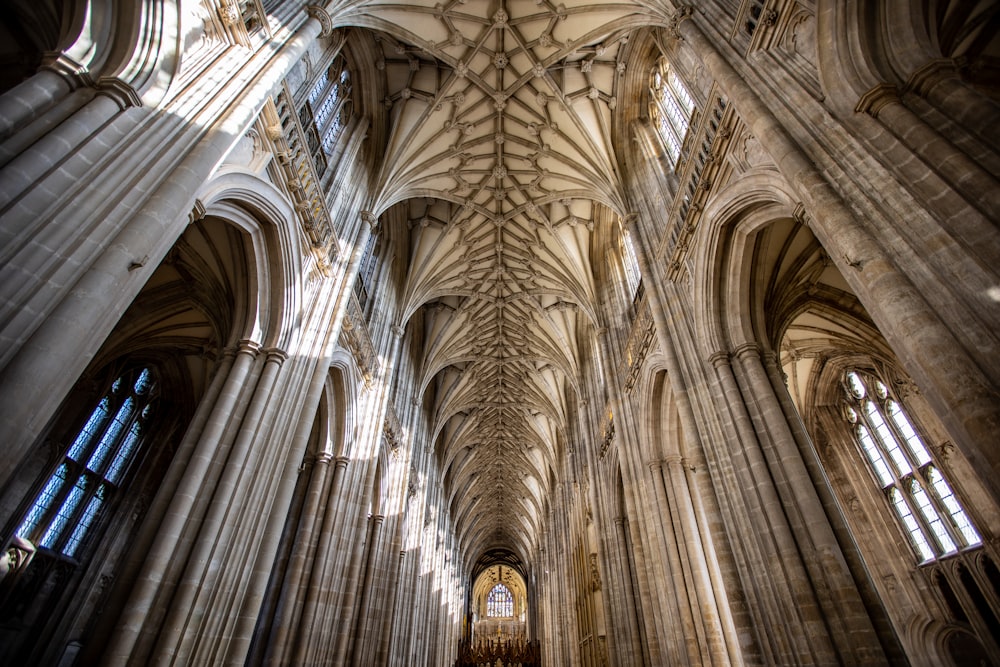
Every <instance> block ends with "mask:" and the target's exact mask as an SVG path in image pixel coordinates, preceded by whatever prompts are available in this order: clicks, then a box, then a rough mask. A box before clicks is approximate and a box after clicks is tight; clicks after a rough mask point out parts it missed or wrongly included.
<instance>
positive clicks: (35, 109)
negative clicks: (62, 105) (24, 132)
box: [0, 54, 85, 141]
mask: <svg viewBox="0 0 1000 667" xmlns="http://www.w3.org/2000/svg"><path fill="white" fill-rule="evenodd" d="M73 70H76V71H73ZM84 73H85V69H84V68H83V66H82V65H79V64H78V63H72V61H71V60H70V59H69V58H67V57H66V56H64V55H62V54H59V55H58V56H56V57H55V58H52V59H50V63H49V64H48V65H43V66H42V67H40V68H39V69H38V71H37V72H35V74H33V75H32V76H31V77H30V78H28V79H25V80H24V81H22V82H21V83H19V84H17V85H16V86H14V87H13V88H11V89H10V90H8V91H7V92H5V93H4V94H3V95H0V141H2V140H4V139H6V138H7V137H9V136H10V135H11V134H12V133H13V132H15V131H17V129H18V128H20V127H22V126H24V125H25V124H27V123H29V122H32V121H33V120H34V119H36V118H37V117H38V115H39V114H40V113H43V112H44V110H45V109H48V108H49V107H50V106H51V105H52V104H53V103H54V102H55V101H56V100H58V99H59V98H61V97H64V96H66V95H68V94H69V93H71V92H72V91H73V90H75V89H77V88H78V87H79V86H80V85H82V84H83V83H84V82H83V80H82V78H81V75H83V74H84Z"/></svg>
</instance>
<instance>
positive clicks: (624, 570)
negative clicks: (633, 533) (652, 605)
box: [615, 516, 643, 667]
mask: <svg viewBox="0 0 1000 667" xmlns="http://www.w3.org/2000/svg"><path fill="white" fill-rule="evenodd" d="M626 531H627V529H626V527H625V517H621V516H619V517H615V544H616V546H617V550H618V558H619V559H620V561H621V563H622V567H621V569H620V576H621V579H620V586H621V591H622V596H623V602H624V607H625V609H624V611H625V612H626V614H627V625H626V627H627V634H626V637H627V639H628V647H629V649H630V651H631V654H632V659H631V662H628V661H623V662H622V663H619V664H621V665H622V667H626V666H627V665H630V664H640V663H642V662H643V653H642V644H641V641H640V633H639V619H638V618H637V617H636V615H635V612H636V611H637V609H638V608H637V607H636V601H635V591H634V590H632V574H631V568H630V567H629V556H628V535H627V532H626ZM626 657H627V654H626Z"/></svg>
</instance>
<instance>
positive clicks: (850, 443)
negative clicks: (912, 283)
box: [702, 198, 998, 665]
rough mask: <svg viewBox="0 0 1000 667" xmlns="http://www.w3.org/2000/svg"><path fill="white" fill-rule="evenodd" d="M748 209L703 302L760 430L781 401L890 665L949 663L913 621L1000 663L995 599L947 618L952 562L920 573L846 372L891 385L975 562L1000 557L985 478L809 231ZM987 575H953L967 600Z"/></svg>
mask: <svg viewBox="0 0 1000 667" xmlns="http://www.w3.org/2000/svg"><path fill="white" fill-rule="evenodd" d="M738 199H739V198H733V199H732V200H731V203H733V204H734V206H733V207H732V208H731V209H729V215H728V216H725V217H724V219H726V220H728V222H727V224H724V225H722V226H720V227H719V228H718V229H717V235H716V236H715V238H714V239H713V240H714V241H715V243H714V244H713V248H714V250H715V251H716V254H715V255H714V261H716V262H718V263H717V264H716V272H715V279H714V281H713V282H712V283H711V284H709V285H705V286H704V289H705V291H704V292H703V293H702V296H703V297H704V298H705V301H704V302H703V303H702V306H703V307H704V308H705V310H704V311H703V312H705V313H706V314H711V313H720V314H721V315H719V316H718V319H717V326H718V329H717V330H715V331H714V333H715V334H716V335H718V337H719V338H717V339H716V341H717V343H718V347H717V349H718V350H722V351H726V352H728V353H730V354H732V355H733V362H732V363H733V367H734V369H735V370H736V374H737V376H738V377H739V376H740V375H741V374H742V376H743V379H741V384H743V385H745V387H753V389H752V391H753V392H756V393H757V395H756V396H754V398H753V399H752V400H750V399H748V403H749V404H750V417H751V419H752V420H753V421H754V422H755V426H756V428H758V429H760V428H761V427H762V426H764V427H765V428H766V429H767V430H768V431H770V430H772V429H774V425H773V422H770V421H769V418H767V417H766V416H764V415H761V414H758V413H755V407H754V406H755V405H757V406H760V405H767V400H770V399H767V400H762V398H763V397H762V395H761V392H771V391H773V392H774V397H775V399H776V402H774V403H772V405H774V406H776V407H777V408H779V410H780V413H781V415H782V416H781V418H782V419H783V420H784V421H785V422H786V423H787V425H788V435H789V436H790V437H791V438H792V439H793V440H794V441H795V445H796V447H797V448H798V451H799V453H800V455H801V456H802V457H803V458H802V462H803V463H804V464H805V466H806V467H805V470H808V474H809V478H810V481H811V483H812V484H813V485H814V487H815V489H816V492H817V494H818V499H819V500H820V502H822V503H824V504H825V506H826V509H825V512H826V514H827V517H828V518H829V519H830V521H831V527H832V528H833V530H834V534H835V535H836V538H837V540H838V542H839V545H840V548H841V550H842V552H843V555H844V558H845V559H846V564H847V566H848V569H849V571H850V573H851V577H852V578H853V580H854V585H856V586H857V589H858V595H859V596H860V601H861V602H862V603H863V604H864V605H865V608H866V611H867V613H868V616H869V618H870V620H871V622H872V624H873V628H874V629H875V632H876V633H877V637H878V641H879V642H880V643H881V649H882V650H883V651H884V652H885V654H886V656H888V657H889V658H890V660H893V661H895V660H907V659H908V660H910V661H913V662H914V663H915V664H928V665H930V664H939V663H935V662H933V660H931V659H930V658H928V657H927V656H932V655H943V653H942V652H941V651H940V650H939V649H940V647H937V648H935V647H934V646H932V644H933V642H935V641H937V640H935V639H934V638H933V637H932V636H931V634H930V633H926V632H922V633H915V632H912V631H911V630H912V627H913V626H912V621H913V619H914V618H918V619H922V620H923V621H924V622H925V624H935V623H936V624H939V625H941V626H942V627H946V628H949V629H950V630H954V631H957V630H959V629H962V630H963V632H965V631H967V632H966V635H967V636H969V637H972V636H975V635H977V634H978V641H979V642H980V645H981V647H982V650H983V651H985V652H986V653H989V654H990V655H991V656H993V658H992V659H994V660H995V659H996V654H997V647H996V645H995V644H994V643H993V641H992V640H991V639H990V638H989V637H990V632H989V619H991V618H997V617H998V616H997V601H996V600H995V599H994V598H989V602H988V603H987V604H985V605H979V607H978V608H976V605H973V604H971V603H967V604H966V605H965V608H966V612H967V618H968V620H967V621H962V620H960V619H959V618H958V617H957V616H956V615H955V614H952V613H949V611H948V605H947V601H946V600H945V597H946V596H945V595H944V593H943V590H942V587H941V586H938V585H935V583H934V579H933V576H932V575H933V573H934V572H935V571H936V570H938V569H941V568H942V567H944V566H943V565H942V562H941V561H937V562H934V563H929V562H926V561H925V562H923V563H921V558H920V557H919V554H917V553H915V550H914V547H913V546H911V539H912V537H911V535H910V534H908V533H907V530H906V529H905V528H904V524H903V522H902V521H901V520H900V519H899V517H897V516H896V514H895V513H894V512H895V510H894V509H893V505H892V502H894V501H891V500H890V498H891V497H893V496H891V494H890V493H889V491H887V490H886V489H887V488H889V487H883V486H882V485H880V483H879V481H878V479H877V478H876V475H875V472H873V471H872V469H871V468H870V466H869V464H868V463H867V461H866V457H865V454H864V452H863V449H862V444H861V443H860V441H858V440H857V439H856V438H855V436H854V435H853V431H852V427H851V425H850V423H849V422H848V420H847V419H846V418H845V414H846V413H845V410H846V407H847V406H846V404H845V399H844V396H845V374H846V373H847V372H848V371H850V370H855V369H856V370H859V371H863V372H866V373H869V372H870V373H871V374H872V375H873V376H877V377H878V378H879V379H880V381H881V382H884V383H885V385H886V386H887V388H888V389H887V391H888V392H889V393H890V395H891V397H892V398H893V400H895V401H897V402H898V404H899V405H901V406H903V408H904V409H905V412H906V413H907V415H908V416H909V417H910V418H911V420H912V421H913V422H914V424H915V427H916V429H917V432H918V433H919V434H920V436H921V437H922V438H923V439H924V440H925V441H926V443H927V448H928V451H929V452H930V456H931V458H932V465H933V466H934V467H935V468H936V469H937V470H939V471H941V472H942V473H943V474H944V476H945V477H946V479H947V481H948V483H949V484H950V485H951V487H952V489H953V490H954V492H955V496H956V497H957V498H959V499H960V501H961V504H962V505H963V506H964V508H965V509H966V510H967V511H968V513H969V514H970V515H971V516H972V521H973V523H974V525H975V526H976V528H977V529H978V530H980V532H982V533H983V536H984V539H983V542H984V545H983V546H980V545H977V544H973V545H972V546H971V547H970V548H969V550H968V551H966V552H962V553H958V554H948V558H952V559H959V560H960V559H964V558H968V559H971V560H973V561H975V555H974V554H975V552H976V550H977V549H981V550H982V551H983V553H988V554H989V555H990V558H992V559H993V560H994V561H995V554H994V553H993V551H994V549H993V547H992V545H990V544H989V541H990V538H988V537H987V535H988V534H992V533H993V532H994V531H995V527H996V526H997V525H998V524H997V510H996V507H995V506H994V504H993V503H992V501H991V500H990V498H989V495H988V494H987V493H986V491H985V489H984V487H983V486H982V482H981V480H980V479H979V478H978V477H977V475H976V473H975V471H973V470H972V468H971V466H970V465H969V464H968V462H967V461H965V460H964V458H963V457H962V456H961V455H960V454H959V453H958V452H956V451H954V448H953V447H952V446H951V445H950V442H951V439H950V436H949V435H948V433H947V431H946V430H945V429H944V427H943V426H942V424H941V421H940V420H939V418H938V417H937V416H936V415H935V414H934V412H933V411H932V409H931V408H930V406H929V404H928V403H927V402H926V401H925V400H924V399H923V398H922V396H921V395H920V391H919V389H918V388H917V387H916V386H915V385H914V383H913V381H912V380H911V379H910V378H909V377H908V376H907V374H906V372H905V370H904V368H903V364H902V363H901V360H900V359H899V358H898V357H897V355H896V354H895V352H894V351H893V350H892V349H891V347H890V346H889V344H888V343H887V342H886V340H885V339H884V338H883V336H882V335H881V333H880V332H879V331H878V329H877V327H876V326H875V325H874V323H873V322H872V320H871V318H870V316H869V315H868V313H867V311H866V310H865V308H864V306H863V305H862V304H861V302H860V301H859V300H858V298H857V297H856V296H855V295H854V294H853V293H852V292H851V290H850V288H849V286H848V285H847V282H846V281H845V280H844V278H843V276H842V275H841V274H840V273H839V271H838V270H837V269H836V267H835V266H834V264H833V262H832V261H830V259H829V257H828V256H827V255H826V251H825V249H824V248H823V247H822V245H821V244H820V243H819V241H818V240H817V239H816V237H815V236H814V235H813V234H812V232H811V231H810V230H809V228H808V227H807V226H806V225H805V224H803V223H802V222H800V221H799V220H797V219H796V218H795V217H794V215H791V214H790V213H791V212H790V211H788V207H787V204H782V203H777V202H772V203H767V202H757V203H756V204H754V205H751V206H745V207H741V206H739V205H738V203H737V202H738ZM744 201H747V199H746V198H744ZM709 262H711V260H709ZM708 275H712V274H711V273H709V274H708ZM746 350H753V351H754V352H759V355H760V361H759V368H760V369H761V370H762V373H761V378H762V381H763V386H760V385H756V384H753V382H754V381H753V380H752V373H751V372H750V371H748V370H747V368H748V367H749V365H750V364H749V363H748V362H746V359H749V358H751V357H753V356H754V355H748V356H747V357H746V358H744V356H743V355H744V352H745V351H746ZM745 387H741V390H744V391H745V390H746V389H745ZM769 423H770V424H771V425H768V424H769ZM782 428H784V427H782ZM766 437H775V436H773V435H768V436H766ZM777 437H778V438H780V437H783V436H781V435H780V434H779V435H778V436H777ZM783 465H784V464H783ZM779 474H780V475H787V474H789V473H788V472H787V471H782V472H780V473H779ZM792 474H794V473H792ZM901 474H902V473H901ZM935 502H937V501H935ZM929 521H930V520H929V519H928V522H929ZM975 567H977V566H976V565H974V564H972V565H969V571H970V572H971V571H973V570H974V571H975V572H976V573H977V574H976V577H977V582H978V583H977V585H976V586H971V587H970V586H967V585H966V584H965V582H964V581H963V580H962V579H961V577H960V576H959V575H958V574H957V573H955V572H951V573H950V575H949V576H950V577H951V579H950V581H951V583H952V584H953V585H954V586H956V587H958V586H961V587H962V588H961V589H962V591H963V592H962V595H963V596H964V599H965V600H966V601H968V600H969V599H973V598H975V597H976V595H977V594H979V593H977V591H981V590H982V589H983V588H985V589H987V590H989V589H990V586H989V584H986V583H985V581H986V577H985V574H984V572H985V570H984V569H983V568H979V569H975ZM970 576H971V575H970ZM984 599H985V596H984ZM966 612H963V613H966ZM981 619H985V620H981ZM928 627H929V626H928ZM969 633H971V634H969ZM977 650H978V649H977Z"/></svg>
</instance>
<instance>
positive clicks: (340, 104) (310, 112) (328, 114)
mask: <svg viewBox="0 0 1000 667" xmlns="http://www.w3.org/2000/svg"><path fill="white" fill-rule="evenodd" d="M350 117H351V76H350V72H349V71H348V69H347V61H346V60H345V59H344V57H343V56H340V57H338V58H337V59H336V60H334V61H333V64H332V65H330V67H329V68H328V69H327V70H325V71H324V72H323V74H322V75H321V76H320V77H319V79H318V80H317V81H316V83H315V84H313V87H312V89H311V90H310V91H309V96H308V97H307V98H306V103H305V104H303V105H302V108H301V109H300V110H299V120H300V121H301V122H302V129H303V130H304V131H305V133H306V144H307V145H308V147H309V153H310V155H312V159H313V164H314V165H315V167H316V171H317V173H318V174H319V175H320V176H322V175H323V173H324V172H325V171H326V166H327V157H328V156H330V155H332V154H333V152H334V149H335V148H336V147H337V140H338V139H339V138H340V135H341V134H343V131H344V128H345V127H347V123H348V121H349V120H350Z"/></svg>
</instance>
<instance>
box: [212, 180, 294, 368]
mask: <svg viewBox="0 0 1000 667" xmlns="http://www.w3.org/2000/svg"><path fill="white" fill-rule="evenodd" d="M197 201H198V202H199V204H200V205H201V207H203V209H204V210H205V215H206V216H207V217H212V216H215V217H220V218H223V219H225V220H227V221H228V222H229V223H230V224H232V225H234V226H235V227H237V228H239V229H240V230H241V232H242V233H243V236H244V240H243V242H242V243H243V244H244V246H245V252H246V254H247V256H248V257H249V258H250V261H248V262H247V264H246V268H245V269H244V270H245V273H246V281H247V291H246V294H247V297H248V307H247V309H246V311H245V317H244V319H243V320H242V321H241V322H240V323H239V328H238V330H235V331H234V333H233V335H234V336H236V338H235V339H234V340H233V341H231V342H235V341H236V340H240V339H246V340H253V341H256V342H259V343H260V344H261V345H263V346H264V347H278V348H281V349H286V348H287V347H289V346H290V344H291V343H293V342H294V341H295V340H296V339H297V337H298V336H299V335H300V334H301V331H300V329H299V321H298V313H299V304H300V303H301V298H302V276H301V271H299V267H301V266H302V264H303V259H302V255H303V248H302V244H303V239H302V234H301V233H300V231H299V229H298V228H297V223H296V220H297V218H296V215H295V212H294V211H293V210H292V208H291V205H290V204H289V203H288V201H287V199H286V197H285V196H284V195H283V194H282V193H281V192H280V191H279V190H278V189H277V188H275V187H274V186H273V185H272V184H270V183H268V182H266V181H263V180H261V179H260V178H258V177H257V176H255V175H254V174H252V173H249V172H247V171H244V170H242V169H239V168H229V167H226V168H223V169H221V170H220V171H219V173H218V174H217V175H216V176H215V177H214V178H213V179H212V180H210V181H209V182H208V183H206V184H205V185H204V186H203V187H202V189H201V190H200V192H199V196H198V200H197Z"/></svg>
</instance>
